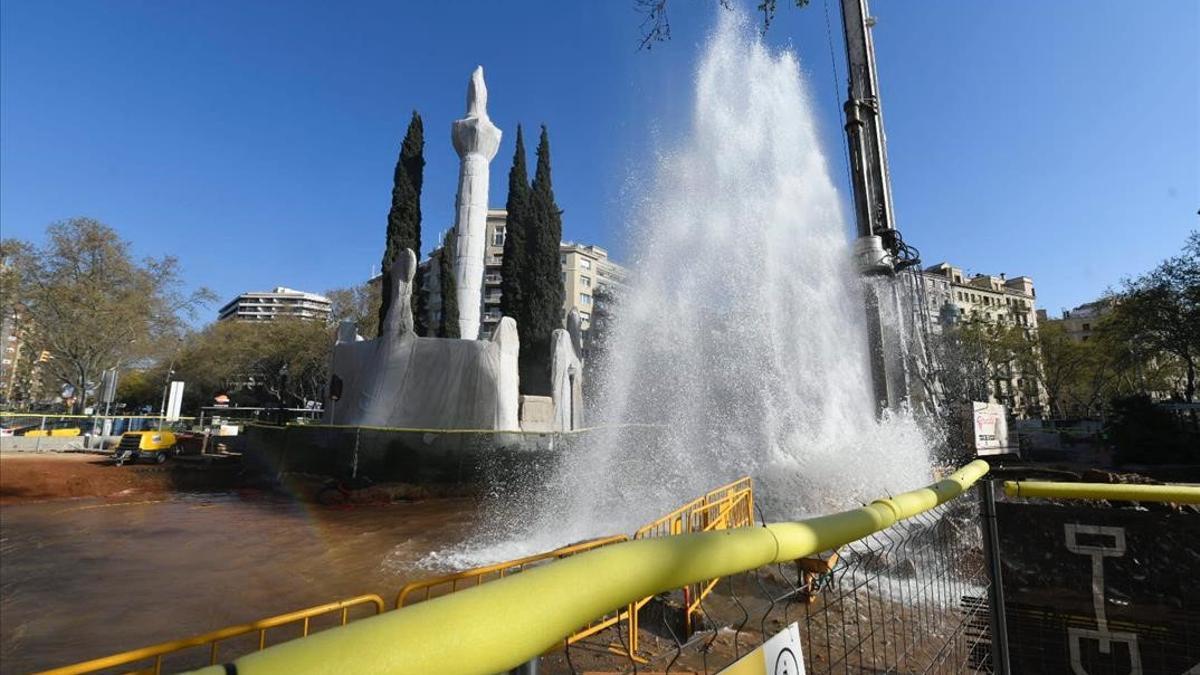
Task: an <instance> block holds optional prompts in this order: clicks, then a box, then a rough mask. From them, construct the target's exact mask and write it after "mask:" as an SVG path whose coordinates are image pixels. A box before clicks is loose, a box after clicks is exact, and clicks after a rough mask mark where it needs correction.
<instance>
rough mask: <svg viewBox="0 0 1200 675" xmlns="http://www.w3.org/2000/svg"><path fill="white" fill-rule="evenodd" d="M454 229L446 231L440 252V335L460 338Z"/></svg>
mask: <svg viewBox="0 0 1200 675" xmlns="http://www.w3.org/2000/svg"><path fill="white" fill-rule="evenodd" d="M453 243H454V230H450V231H449V232H447V233H446V238H445V239H444V240H443V241H442V250H441V253H439V254H438V287H439V288H441V291H442V314H441V317H440V319H439V322H438V334H437V335H438V337H443V338H459V337H462V334H461V333H459V328H458V292H457V286H455V283H454V245H453Z"/></svg>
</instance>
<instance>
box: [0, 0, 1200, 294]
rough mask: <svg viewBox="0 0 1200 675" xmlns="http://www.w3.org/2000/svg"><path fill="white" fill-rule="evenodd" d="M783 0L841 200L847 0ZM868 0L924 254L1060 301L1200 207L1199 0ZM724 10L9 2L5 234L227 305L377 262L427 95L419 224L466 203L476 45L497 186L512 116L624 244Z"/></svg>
mask: <svg viewBox="0 0 1200 675" xmlns="http://www.w3.org/2000/svg"><path fill="white" fill-rule="evenodd" d="M743 2H744V3H745V4H747V5H749V4H751V3H750V2H749V0H743ZM826 2H828V3H829V4H828V5H826V4H825V3H826ZM789 4H790V2H788V0H782V1H781V2H780V6H781V9H780V13H779V15H778V17H777V19H776V22H775V24H774V25H773V26H772V28H771V31H770V33H769V34H768V36H767V40H768V41H769V42H770V43H772V44H774V45H777V46H780V47H791V48H793V49H795V50H796V52H797V53H798V54H799V56H800V59H801V63H802V66H803V68H804V70H805V73H806V76H807V77H808V79H809V82H810V84H811V86H812V87H813V96H814V98H815V100H816V101H817V103H818V105H820V106H821V114H822V117H823V119H822V120H821V124H822V129H823V133H824V137H825V147H826V151H827V153H828V154H829V155H830V156H831V158H832V160H833V162H834V169H835V171H836V172H837V177H838V179H839V182H840V183H842V189H843V193H844V195H848V191H849V186H848V184H846V183H845V178H844V175H845V168H844V162H845V160H844V151H843V150H842V143H843V141H842V136H841V129H840V124H841V123H840V120H839V112H840V106H841V102H842V99H843V97H844V85H843V84H842V82H840V81H838V80H835V78H834V73H833V65H832V64H831V58H830V41H829V37H830V36H829V34H828V33H827V31H826V10H827V9H828V12H829V20H830V24H829V25H830V27H831V28H832V30H833V31H834V34H833V38H834V41H833V50H834V52H835V53H836V55H837V61H838V65H837V68H838V73H839V76H840V77H842V78H844V77H845V68H844V64H842V63H841V61H842V56H841V54H842V46H841V44H840V37H839V36H840V29H839V28H838V24H837V5H836V2H835V1H834V0H812V2H811V4H810V6H809V7H807V8H804V9H799V10H797V9H791V8H788V7H786V5H789ZM873 10H874V13H875V14H876V16H877V17H878V19H879V23H878V26H877V28H876V31H875V41H876V50H877V55H878V59H879V62H880V79H881V87H882V91H883V103H884V111H885V115H886V124H887V131H888V140H889V155H890V159H891V162H892V174H893V184H894V192H895V202H896V209H897V214H898V225H899V227H900V229H901V231H902V232H904V235H905V238H906V240H908V241H909V242H910V243H912V244H914V245H916V246H917V247H918V248H920V249H921V251H922V253H923V258H924V259H925V261H926V262H927V263H935V262H938V261H941V260H949V261H951V262H954V263H957V264H959V265H961V266H963V267H966V268H967V269H968V270H970V271H973V272H989V273H999V272H1006V273H1008V274H1009V275H1016V274H1028V275H1030V276H1032V277H1033V278H1034V280H1035V282H1036V284H1037V288H1038V297H1039V305H1040V306H1043V307H1046V308H1047V309H1049V310H1050V311H1051V313H1057V312H1058V311H1059V310H1060V309H1061V308H1063V307H1068V308H1069V307H1073V306H1074V305H1076V304H1079V303H1082V302H1085V301H1088V300H1090V299H1093V298H1094V297H1096V296H1097V295H1099V294H1100V293H1101V292H1102V291H1103V290H1104V289H1105V288H1106V287H1108V286H1111V285H1114V284H1116V283H1117V282H1118V281H1119V280H1120V279H1121V278H1122V277H1123V276H1127V275H1130V274H1137V273H1139V272H1142V271H1144V270H1146V269H1149V268H1150V267H1152V266H1153V265H1154V264H1155V263H1156V262H1157V261H1158V260H1160V259H1162V258H1163V257H1166V256H1168V255H1172V254H1174V253H1175V252H1177V251H1178V250H1179V248H1180V247H1181V245H1182V243H1183V241H1184V239H1185V237H1186V236H1187V233H1188V231H1190V230H1191V229H1194V228H1196V227H1198V226H1200V218H1198V217H1197V215H1196V213H1197V209H1200V51H1198V50H1200V47H1198V46H1197V45H1198V44H1200V3H1196V2H1193V1H1192V0H1160V1H1156V2H1148V3H1138V2H1129V1H1128V0H1103V1H1101V2H1084V1H1083V0H1063V1H1061V2H1052V3H1046V2H1040V1H1035V0H1012V1H1010V2H1002V3H983V2H951V1H948V0H938V1H929V2H899V1H898V0H876V1H875V2H874V7H873ZM718 11H721V10H719V9H718V7H717V2H716V0H711V1H709V0H691V1H689V2H683V1H681V0H676V1H675V2H674V3H673V4H672V13H671V23H672V29H673V35H674V39H673V40H672V41H671V42H669V43H665V44H661V45H658V46H657V47H655V48H654V49H653V50H651V51H649V52H646V51H640V52H639V51H637V49H636V47H637V42H638V38H639V34H640V33H639V30H640V29H639V22H640V17H639V15H638V14H637V13H636V12H635V11H634V8H633V2H632V0H590V1H585V0H580V1H578V2H558V1H555V0H541V1H538V2H505V3H497V2H488V1H484V0H461V1H456V2H421V3H418V2H401V3H397V2H378V3H365V2H363V3H359V2H354V3H322V2H283V1H282V0H280V1H273V2H235V1H232V0H229V1H216V0H212V1H206V2H188V3H183V2H171V3H162V2H157V1H149V0H148V1H145V2H141V1H131V0H113V1H110V2H90V1H89V2H84V1H61V2H41V1H32V0H31V1H20V2H18V1H14V0H4V2H3V3H0V230H2V231H3V232H2V234H3V236H5V237H22V238H26V239H35V240H37V239H40V237H41V234H42V232H43V230H44V227H45V225H46V224H47V223H49V222H52V221H54V220H58V219H62V218H67V217H70V216H75V215H88V216H92V217H95V218H98V219H100V220H102V221H104V222H106V223H108V224H110V225H112V226H114V227H115V228H117V229H118V230H119V231H120V232H121V233H122V235H123V236H125V237H126V238H128V239H130V240H132V241H133V242H134V246H135V250H136V251H137V252H138V253H139V254H143V255H162V254H166V253H173V254H176V255H178V256H179V257H181V258H182V260H183V264H184V273H185V276H186V279H187V282H188V284H189V285H192V286H199V285H205V286H208V287H210V288H212V289H214V290H215V291H216V292H217V293H218V295H219V296H220V297H221V302H222V303H223V302H224V301H225V300H227V299H228V298H230V297H232V296H233V295H235V294H237V293H239V292H241V291H244V290H250V289H262V288H269V287H271V286H275V285H286V286H293V287H297V288H302V289H305V290H313V291H321V290H325V289H328V288H333V287H338V286H346V285H350V284H354V283H358V282H361V281H362V280H364V279H365V278H366V277H367V275H368V273H369V272H370V271H371V269H372V268H373V267H374V266H376V265H378V261H379V257H380V254H381V252H382V248H383V235H384V223H385V217H386V214H387V209H388V204H389V199H390V190H391V185H390V181H391V172H392V166H393V164H394V163H395V157H396V152H397V149H398V147H399V142H400V139H401V137H402V135H403V133H404V129H405V126H406V125H407V122H408V118H409V114H410V112H411V111H412V110H413V109H414V108H415V109H417V110H419V111H420V112H421V114H422V115H423V117H424V119H425V127H426V139H427V146H426V161H427V166H426V182H425V191H424V195H423V209H424V215H425V222H424V240H425V242H426V243H427V244H429V243H430V242H433V241H435V239H436V237H437V235H438V233H439V232H441V231H442V230H444V229H447V228H448V227H450V225H451V224H452V220H453V201H454V192H455V182H456V177H457V159H456V156H455V155H454V151H453V150H452V148H451V146H450V141H449V126H450V122H451V121H452V120H453V119H455V118H457V117H460V116H462V114H463V110H464V98H465V88H466V82H467V78H468V76H469V74H470V72H471V70H472V68H473V67H474V66H475V65H476V64H483V65H484V67H485V69H486V74H487V79H488V85H489V90H490V113H491V116H492V119H493V121H495V123H496V124H497V125H499V126H500V127H501V128H502V129H503V130H504V132H505V138H504V143H503V144H502V146H501V149H500V153H499V155H497V158H496V161H495V162H494V163H493V164H492V172H493V180H492V191H491V196H492V203H493V204H494V205H503V203H504V191H505V186H506V175H507V170H508V165H509V162H510V160H511V156H512V151H513V145H512V142H513V138H514V137H515V130H516V124H517V123H518V122H521V123H523V124H525V125H526V127H527V130H528V133H529V139H528V140H530V142H532V140H533V137H534V136H535V135H536V126H537V125H538V124H541V123H545V124H547V125H548V126H549V128H550V133H551V146H552V150H553V160H554V179H555V189H556V193H557V197H558V201H559V204H560V206H561V207H562V208H563V209H564V210H565V214H564V232H565V236H566V238H569V239H572V240H577V241H584V242H589V243H598V244H600V245H604V246H607V247H609V248H610V249H611V250H613V251H614V253H615V255H616V256H617V257H618V259H619V258H620V257H622V255H623V252H624V250H625V239H626V231H625V227H624V224H623V223H624V216H625V213H626V212H627V207H626V204H627V202H628V201H629V200H631V199H632V198H633V197H634V196H636V194H637V190H638V185H637V182H636V178H635V177H636V176H644V175H646V173H647V171H648V170H649V169H650V168H651V164H652V162H653V157H654V150H655V148H657V147H661V146H663V145H664V144H669V143H670V142H671V140H672V139H673V138H674V137H675V136H676V135H677V134H680V133H684V132H686V129H687V124H688V115H689V106H690V104H691V95H692V72H693V68H694V63H695V58H696V55H697V53H698V51H699V49H700V47H701V45H702V43H703V41H704V38H705V35H706V33H707V31H708V30H709V29H710V27H711V26H712V25H713V22H714V19H715V16H716V13H717V12H718ZM530 150H532V148H530ZM846 212H847V213H849V210H847V211H846ZM427 248H428V247H427ZM218 304H219V303H218ZM211 310H212V314H213V315H214V316H215V310H216V306H214V307H212V308H211Z"/></svg>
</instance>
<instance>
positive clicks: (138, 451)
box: [113, 431, 178, 466]
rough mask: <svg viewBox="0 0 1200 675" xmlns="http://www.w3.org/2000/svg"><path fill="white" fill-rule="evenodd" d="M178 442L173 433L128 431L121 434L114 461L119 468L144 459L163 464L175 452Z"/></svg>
mask: <svg viewBox="0 0 1200 675" xmlns="http://www.w3.org/2000/svg"><path fill="white" fill-rule="evenodd" d="M177 442H178V440H177V439H176V437H175V433H174V432H172V431H126V432H125V433H123V434H121V442H120V443H119V444H117V449H116V450H115V451H114V452H113V459H114V460H116V462H117V466H121V465H122V464H124V463H125V462H137V461H138V460H142V459H145V460H148V461H151V462H154V463H155V464H162V463H163V462H165V461H167V455H169V454H171V453H173V452H174V451H175V446H176V444H177Z"/></svg>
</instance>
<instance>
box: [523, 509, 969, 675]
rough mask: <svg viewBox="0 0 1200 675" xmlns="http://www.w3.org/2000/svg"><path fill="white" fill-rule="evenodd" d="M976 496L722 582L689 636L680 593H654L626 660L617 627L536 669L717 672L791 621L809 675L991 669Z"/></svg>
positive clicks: (544, 661) (553, 656)
mask: <svg viewBox="0 0 1200 675" xmlns="http://www.w3.org/2000/svg"><path fill="white" fill-rule="evenodd" d="M978 500H979V496H978V488H974V489H972V491H970V492H968V493H966V494H964V495H962V496H961V497H959V498H958V499H955V500H954V501H952V502H949V503H946V504H943V505H942V506H939V507H937V508H935V509H933V510H931V511H928V512H926V513H923V514H919V515H917V516H915V517H914V518H912V519H909V520H906V521H901V522H899V523H897V524H896V525H894V526H892V527H890V528H887V529H885V530H882V531H880V532H878V533H876V534H873V535H871V536H869V537H866V538H864V539H860V540H858V541H855V542H852V543H851V544H849V545H847V546H844V547H842V548H841V549H839V550H837V551H830V552H826V553H823V554H821V555H819V556H814V557H811V558H805V559H802V560H798V561H795V562H794V563H779V564H776V565H772V566H770V567H766V568H759V569H757V570H754V571H752V572H746V573H743V574H739V575H735V576H733V577H727V578H725V579H723V580H721V581H720V583H719V584H718V585H717V587H716V589H715V590H714V591H713V593H711V594H710V595H709V596H707V597H706V598H704V599H703V601H702V602H701V603H700V606H699V615H700V616H699V617H698V620H697V621H696V622H695V623H696V631H695V632H694V633H693V634H692V635H690V636H688V635H685V634H684V631H685V622H684V620H683V613H684V610H683V607H684V599H683V597H682V596H681V594H680V592H678V591H677V592H674V593H667V594H663V595H660V596H658V597H657V598H656V599H655V600H654V601H653V602H652V603H651V604H650V605H648V606H646V607H645V608H643V609H642V612H641V618H640V621H639V624H640V626H641V631H642V634H641V635H640V636H639V640H638V645H639V647H640V650H639V652H638V653H637V654H635V655H634V656H633V657H631V656H630V655H629V654H628V649H627V647H628V644H629V636H628V635H626V634H624V633H622V632H621V628H622V627H621V626H618V627H616V628H614V629H610V630H609V631H608V632H606V633H604V634H601V635H598V636H596V638H595V639H593V640H590V641H588V642H586V643H583V644H579V643H577V644H574V645H570V646H568V647H566V648H565V649H563V650H562V651H561V652H559V653H556V654H551V655H548V656H546V657H543V658H542V660H541V672H548V673H585V672H586V673H593V672H594V673H601V672H612V673H633V672H653V673H706V674H707V673H719V672H721V671H722V670H723V669H725V668H728V667H730V666H731V665H732V664H734V663H735V662H738V661H739V659H742V658H744V657H747V656H748V655H749V654H750V653H751V652H752V651H754V650H755V649H756V648H758V647H759V646H760V645H762V644H763V643H764V642H765V641H766V640H768V639H770V638H771V637H772V636H773V635H776V634H778V633H780V632H781V631H786V630H787V629H788V627H789V626H790V625H791V624H793V623H794V624H796V625H797V628H798V634H799V647H800V652H801V654H802V658H803V661H804V665H805V669H806V672H808V673H885V672H899V673H956V674H957V673H977V672H992V666H991V659H990V635H991V632H990V629H989V611H988V608H989V588H990V584H989V576H988V568H987V564H986V560H985V553H984V545H983V530H982V525H981V523H982V521H981V518H980V516H981V514H980V504H979V501H978ZM617 652H620V654H619V655H618V654H617ZM768 672H769V671H768Z"/></svg>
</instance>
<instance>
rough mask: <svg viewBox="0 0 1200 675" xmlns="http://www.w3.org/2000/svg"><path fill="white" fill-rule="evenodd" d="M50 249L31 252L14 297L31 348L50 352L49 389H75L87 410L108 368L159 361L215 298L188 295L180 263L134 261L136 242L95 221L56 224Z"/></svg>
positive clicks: (24, 259)
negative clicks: (26, 325)
mask: <svg viewBox="0 0 1200 675" xmlns="http://www.w3.org/2000/svg"><path fill="white" fill-rule="evenodd" d="M46 234H47V242H46V244H45V245H44V246H42V247H38V248H35V247H26V250H27V252H28V254H27V255H23V256H21V258H20V260H19V261H18V262H17V264H18V265H19V271H18V274H17V275H16V278H18V279H19V286H18V287H17V288H16V289H15V290H13V291H7V290H6V291H5V292H6V293H15V294H16V295H17V297H19V298H20V299H21V300H20V301H21V304H22V305H23V306H24V308H25V316H26V317H27V318H28V320H29V323H30V329H31V330H30V334H29V343H30V345H31V346H33V347H34V349H35V350H37V351H42V350H45V351H48V352H49V353H50V357H51V358H49V359H48V360H47V361H46V362H45V363H43V364H41V365H42V375H43V378H45V379H46V380H47V381H48V382H56V383H59V384H62V385H66V386H68V387H70V388H71V389H73V390H74V392H75V393H74V399H75V404H74V405H75V408H76V409H77V410H82V409H83V408H84V407H86V405H87V403H88V401H89V400H90V399H91V397H92V389H93V388H94V387H95V386H96V385H98V384H99V381H100V377H101V375H102V373H103V372H104V370H106V369H108V368H114V367H121V366H128V365H129V364H131V363H133V362H136V361H138V360H143V359H147V358H153V357H154V356H155V355H156V354H160V353H161V352H162V350H163V349H164V348H165V345H173V344H175V341H176V340H177V339H178V336H179V335H180V334H181V333H182V331H183V329H184V324H183V320H182V316H183V315H191V314H193V313H194V311H195V310H196V309H198V308H200V307H202V306H204V305H205V304H207V303H208V302H210V301H212V300H213V299H215V298H214V296H213V294H212V293H211V292H210V291H208V290H206V289H200V290H197V291H194V292H192V293H182V292H180V291H179V287H180V286H181V285H182V281H181V279H180V275H179V261H178V260H177V259H176V258H174V257H173V256H163V257H161V258H151V257H147V258H144V259H142V260H136V259H134V258H133V256H132V254H131V252H130V245H129V242H127V241H125V240H123V239H121V237H120V236H119V235H118V234H117V232H116V231H115V230H113V229H112V228H111V227H109V226H107V225H105V224H103V223H101V222H99V221H96V220H93V219H91V218H72V219H70V220H65V221H61V222H57V223H54V224H52V225H50V226H49V227H48V228H47V230H46Z"/></svg>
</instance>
